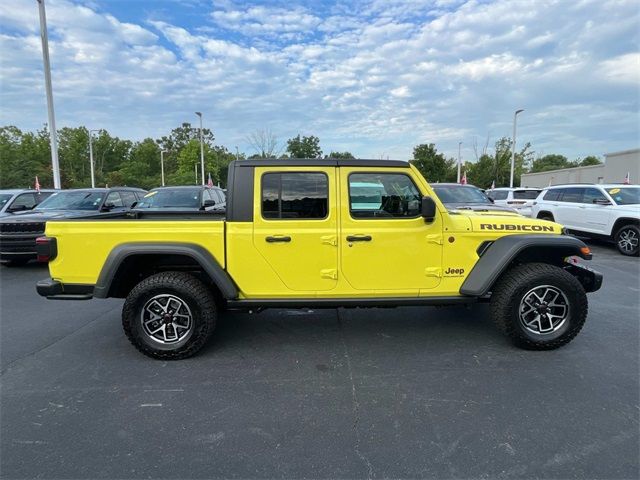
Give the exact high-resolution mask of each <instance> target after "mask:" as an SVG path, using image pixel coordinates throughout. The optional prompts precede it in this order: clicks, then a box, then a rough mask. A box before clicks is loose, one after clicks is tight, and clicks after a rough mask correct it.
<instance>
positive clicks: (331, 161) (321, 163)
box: [232, 158, 409, 168]
mask: <svg viewBox="0 0 640 480" xmlns="http://www.w3.org/2000/svg"><path fill="white" fill-rule="evenodd" d="M232 163H235V164H236V166H238V167H404V168H406V167H408V166H409V162H407V161H405V160H375V159H361V158H355V159H353V158H352V159H342V158H257V159H251V160H234V161H233V162H232Z"/></svg>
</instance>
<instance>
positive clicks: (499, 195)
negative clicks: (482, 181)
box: [489, 190, 509, 200]
mask: <svg viewBox="0 0 640 480" xmlns="http://www.w3.org/2000/svg"><path fill="white" fill-rule="evenodd" d="M507 195H509V191H508V190H494V191H493V192H491V195H489V197H490V198H493V199H494V200H506V199H507Z"/></svg>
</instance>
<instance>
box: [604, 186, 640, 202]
mask: <svg viewBox="0 0 640 480" xmlns="http://www.w3.org/2000/svg"><path fill="white" fill-rule="evenodd" d="M607 193H608V194H609V195H611V198H613V199H614V200H615V202H616V203H617V204H618V205H637V204H640V187H616V188H610V189H608V190H607Z"/></svg>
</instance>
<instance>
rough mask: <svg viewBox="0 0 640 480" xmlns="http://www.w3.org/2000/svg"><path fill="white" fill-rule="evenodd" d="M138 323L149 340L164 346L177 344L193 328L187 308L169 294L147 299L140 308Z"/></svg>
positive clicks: (177, 298) (191, 318) (183, 302)
mask: <svg viewBox="0 0 640 480" xmlns="http://www.w3.org/2000/svg"><path fill="white" fill-rule="evenodd" d="M140 322H141V324H142V329H143V330H144V332H145V333H146V334H147V336H148V337H149V338H151V339H152V340H153V341H155V342H158V343H161V344H164V345H168V344H174V343H178V342H179V341H181V340H183V339H184V338H185V337H186V336H187V335H189V334H190V333H191V329H192V328H193V316H192V314H191V310H190V309H189V306H188V305H187V304H186V302H185V301H184V300H182V299H181V298H179V297H176V296H175V295H171V294H161V295H156V296H155V297H153V298H151V299H149V300H148V301H147V303H145V305H144V307H142V312H141V313H140Z"/></svg>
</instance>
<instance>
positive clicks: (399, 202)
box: [349, 173, 422, 218]
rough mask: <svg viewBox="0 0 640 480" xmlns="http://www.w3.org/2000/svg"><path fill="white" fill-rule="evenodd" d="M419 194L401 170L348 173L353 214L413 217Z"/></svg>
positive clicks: (419, 198) (378, 216) (353, 215)
mask: <svg viewBox="0 0 640 480" xmlns="http://www.w3.org/2000/svg"><path fill="white" fill-rule="evenodd" d="M421 199H422V195H421V194H420V191H419V190H418V188H417V187H416V186H415V184H414V183H413V181H412V180H411V178H409V176H407V175H405V174H403V173H352V174H351V175H349V209H350V211H351V216H352V217H353V218H389V217H395V218H413V217H417V216H419V215H420V202H421Z"/></svg>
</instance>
